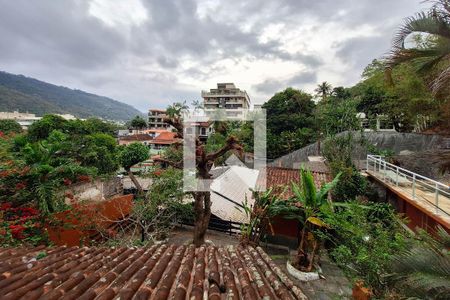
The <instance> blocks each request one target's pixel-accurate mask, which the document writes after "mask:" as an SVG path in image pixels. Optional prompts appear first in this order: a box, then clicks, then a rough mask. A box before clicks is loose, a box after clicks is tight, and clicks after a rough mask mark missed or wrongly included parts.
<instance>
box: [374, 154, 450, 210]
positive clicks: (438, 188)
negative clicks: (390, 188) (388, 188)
mask: <svg viewBox="0 0 450 300" xmlns="http://www.w3.org/2000/svg"><path fill="white" fill-rule="evenodd" d="M366 168H367V171H368V172H369V173H372V174H373V176H375V177H377V178H379V179H381V180H382V181H384V182H386V183H389V184H392V185H394V186H395V187H397V188H399V189H401V190H402V192H406V193H407V195H408V196H410V197H411V199H412V200H424V201H426V202H427V203H428V204H430V205H432V206H433V207H434V208H435V213H436V214H438V215H439V214H444V215H446V216H450V187H449V186H448V185H446V184H444V183H442V182H438V181H436V180H433V179H431V178H428V177H425V176H422V175H420V174H417V173H414V172H412V171H409V170H407V169H404V168H401V167H399V166H396V165H394V164H391V163H389V162H387V161H386V160H385V159H384V158H383V157H382V156H379V155H370V154H369V155H367V163H366ZM419 198H420V199H419Z"/></svg>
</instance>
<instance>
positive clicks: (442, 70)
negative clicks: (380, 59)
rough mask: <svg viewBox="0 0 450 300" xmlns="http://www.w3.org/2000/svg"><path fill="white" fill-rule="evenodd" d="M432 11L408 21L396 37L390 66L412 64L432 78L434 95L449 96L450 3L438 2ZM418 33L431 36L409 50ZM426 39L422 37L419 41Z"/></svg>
mask: <svg viewBox="0 0 450 300" xmlns="http://www.w3.org/2000/svg"><path fill="white" fill-rule="evenodd" d="M433 2H434V5H433V6H432V8H431V9H430V10H429V11H428V12H421V13H418V14H417V15H416V16H414V17H409V18H407V19H406V21H405V23H404V24H403V26H401V27H400V29H399V30H398V32H397V35H396V36H395V37H394V41H393V46H392V50H391V53H390V55H389V56H388V58H387V67H388V68H389V69H392V68H393V67H395V66H398V65H400V64H402V63H404V62H411V63H413V64H414V66H415V67H416V68H417V70H418V71H419V72H420V73H421V74H423V75H424V76H426V77H428V78H429V79H430V87H431V90H432V92H433V95H438V94H442V93H444V94H445V95H446V96H448V92H449V91H450V90H449V88H448V87H449V86H450V63H449V62H450V61H449V56H450V1H449V0H436V1H433ZM414 34H418V35H421V36H424V35H430V36H429V37H427V42H426V43H417V39H416V45H415V47H410V48H407V46H406V45H407V44H408V43H407V39H408V38H409V37H410V36H411V35H414ZM421 39H422V38H421V37H419V41H420V40H421Z"/></svg>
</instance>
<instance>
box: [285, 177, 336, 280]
mask: <svg viewBox="0 0 450 300" xmlns="http://www.w3.org/2000/svg"><path fill="white" fill-rule="evenodd" d="M340 176H341V174H338V175H337V176H336V177H335V178H334V179H333V181H331V182H330V183H327V184H324V185H323V186H322V187H321V188H320V189H317V188H316V186H315V183H314V176H313V175H312V173H311V172H310V171H308V170H305V169H301V170H300V182H299V183H295V182H292V184H291V187H292V192H293V194H294V197H293V198H292V199H290V202H291V203H294V205H295V206H297V207H300V208H301V210H302V215H303V216H297V219H298V220H299V222H300V223H301V225H302V230H301V233H300V243H299V246H298V249H297V256H296V258H295V260H294V266H295V267H297V268H298V269H299V270H301V271H305V272H311V271H312V269H313V267H314V264H315V263H316V260H317V254H318V252H319V250H320V249H319V247H320V241H319V239H318V237H317V236H316V234H315V233H314V232H315V231H316V230H322V229H324V228H327V227H328V226H327V224H326V223H325V222H324V221H323V218H322V213H321V211H323V210H324V209H325V208H328V210H329V209H330V208H331V209H332V208H333V204H332V202H331V200H330V199H329V198H328V193H329V192H330V191H331V190H332V189H333V188H334V187H335V186H336V185H337V184H338V181H339V177H340ZM292 217H295V216H292Z"/></svg>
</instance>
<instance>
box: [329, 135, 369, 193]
mask: <svg viewBox="0 0 450 300" xmlns="http://www.w3.org/2000/svg"><path fill="white" fill-rule="evenodd" d="M353 144H354V141H353V135H352V134H351V133H348V134H346V135H343V136H334V137H329V138H327V139H326V140H325V142H324V147H323V151H322V152H323V155H324V157H325V158H326V159H327V163H328V166H329V167H330V169H331V173H332V175H333V176H336V175H337V174H339V173H341V174H342V175H341V178H340V180H339V184H338V185H337V186H336V188H334V189H333V192H332V195H333V198H334V199H336V200H337V201H347V200H354V199H356V197H358V196H361V195H364V194H365V193H366V189H367V184H368V182H367V180H366V179H365V178H364V177H363V176H362V175H361V174H360V173H359V171H358V169H357V168H356V166H355V165H354V164H353V161H352V153H353Z"/></svg>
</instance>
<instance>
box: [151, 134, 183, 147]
mask: <svg viewBox="0 0 450 300" xmlns="http://www.w3.org/2000/svg"><path fill="white" fill-rule="evenodd" d="M176 136H177V133H176V132H161V133H160V134H159V135H158V136H157V137H155V138H154V139H153V140H152V141H151V142H150V143H151V144H159V145H170V144H174V143H176V142H178V141H179V140H180V139H178V138H176Z"/></svg>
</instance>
